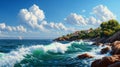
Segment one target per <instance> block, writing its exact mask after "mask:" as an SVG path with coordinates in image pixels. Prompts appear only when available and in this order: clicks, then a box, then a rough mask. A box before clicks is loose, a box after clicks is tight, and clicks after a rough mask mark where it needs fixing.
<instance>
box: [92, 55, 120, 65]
mask: <svg viewBox="0 0 120 67" xmlns="http://www.w3.org/2000/svg"><path fill="white" fill-rule="evenodd" d="M118 61H120V55H113V56H109V57H103V58H102V59H98V60H95V61H94V62H92V65H91V67H108V66H109V65H111V64H114V63H116V62H118Z"/></svg>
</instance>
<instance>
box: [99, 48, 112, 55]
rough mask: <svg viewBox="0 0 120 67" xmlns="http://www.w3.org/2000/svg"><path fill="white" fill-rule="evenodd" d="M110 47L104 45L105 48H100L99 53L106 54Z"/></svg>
mask: <svg viewBox="0 0 120 67" xmlns="http://www.w3.org/2000/svg"><path fill="white" fill-rule="evenodd" d="M110 48H111V47H110V46H108V47H105V48H103V49H101V51H100V53H101V54H106V53H107V52H109V51H110Z"/></svg>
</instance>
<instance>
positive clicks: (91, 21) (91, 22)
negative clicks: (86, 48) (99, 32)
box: [86, 16, 102, 25]
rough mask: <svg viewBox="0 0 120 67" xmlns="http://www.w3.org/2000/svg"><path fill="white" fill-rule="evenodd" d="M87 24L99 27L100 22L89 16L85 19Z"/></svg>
mask: <svg viewBox="0 0 120 67" xmlns="http://www.w3.org/2000/svg"><path fill="white" fill-rule="evenodd" d="M86 21H87V24H92V25H99V24H101V22H102V21H100V20H97V19H96V18H95V17H93V16H91V17H89V18H87V19H86Z"/></svg>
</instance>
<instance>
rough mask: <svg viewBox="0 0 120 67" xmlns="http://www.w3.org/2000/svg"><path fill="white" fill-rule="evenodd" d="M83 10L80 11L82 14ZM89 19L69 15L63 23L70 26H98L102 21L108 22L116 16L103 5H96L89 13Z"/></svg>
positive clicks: (74, 14) (73, 14)
mask: <svg viewBox="0 0 120 67" xmlns="http://www.w3.org/2000/svg"><path fill="white" fill-rule="evenodd" d="M84 11H85V10H82V12H84ZM91 13H92V14H90V17H88V18H86V17H83V16H82V15H79V14H76V13H71V14H70V15H69V16H68V17H67V18H65V22H67V24H72V25H77V26H79V25H93V26H96V25H98V26H99V25H100V24H101V23H102V22H104V21H108V20H110V19H116V16H115V15H114V14H113V13H112V12H111V11H110V10H109V9H108V8H107V7H106V6H104V5H98V6H96V7H94V8H93V12H91Z"/></svg>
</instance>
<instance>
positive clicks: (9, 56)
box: [0, 40, 108, 67]
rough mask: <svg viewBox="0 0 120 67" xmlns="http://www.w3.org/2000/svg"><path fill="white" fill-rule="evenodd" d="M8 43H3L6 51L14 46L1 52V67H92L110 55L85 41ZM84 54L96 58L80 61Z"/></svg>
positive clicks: (16, 41)
mask: <svg viewBox="0 0 120 67" xmlns="http://www.w3.org/2000/svg"><path fill="white" fill-rule="evenodd" d="M6 42H7V41H5V43H4V42H3V41H2V45H3V44H5V46H7V47H6V49H7V48H8V47H11V45H12V48H11V49H9V50H8V51H5V47H4V50H1V52H0V67H41V66H42V67H51V66H52V67H61V66H62V67H75V66H77V67H90V64H91V62H92V61H93V60H94V59H96V58H97V59H98V58H101V57H103V56H106V55H108V54H104V55H101V54H100V53H99V52H100V49H102V48H104V47H105V46H104V47H101V46H99V47H97V46H92V45H91V44H92V42H85V41H73V42H63V43H60V42H52V41H51V40H36V41H35V40H29V41H25V40H23V41H19V40H15V41H14V40H13V41H9V42H8V44H6ZM11 42H12V44H11ZM9 44H10V45H9ZM16 44H19V45H16ZM2 45H1V47H3V46H2ZM14 45H15V46H14ZM13 46H14V47H13ZM83 53H88V54H91V55H93V56H94V58H92V59H78V58H77V56H78V55H79V54H83Z"/></svg>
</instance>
